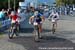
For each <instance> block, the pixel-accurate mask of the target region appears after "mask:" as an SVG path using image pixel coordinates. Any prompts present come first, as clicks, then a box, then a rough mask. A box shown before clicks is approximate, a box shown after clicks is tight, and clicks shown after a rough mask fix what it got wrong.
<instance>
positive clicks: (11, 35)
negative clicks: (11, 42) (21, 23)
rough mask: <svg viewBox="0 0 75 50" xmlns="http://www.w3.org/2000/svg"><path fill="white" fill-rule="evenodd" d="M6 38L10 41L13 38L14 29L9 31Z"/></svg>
mask: <svg viewBox="0 0 75 50" xmlns="http://www.w3.org/2000/svg"><path fill="white" fill-rule="evenodd" d="M8 36H9V39H12V38H13V36H14V29H11V30H10V31H9V34H8Z"/></svg>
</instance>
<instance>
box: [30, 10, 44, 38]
mask: <svg viewBox="0 0 75 50" xmlns="http://www.w3.org/2000/svg"><path fill="white" fill-rule="evenodd" d="M44 20H45V18H44V16H43V15H41V14H40V13H39V12H38V11H35V12H34V15H33V16H31V17H30V19H29V23H30V24H31V23H32V24H33V23H34V22H37V23H38V27H39V33H41V32H42V22H44ZM40 38H41V37H40Z"/></svg>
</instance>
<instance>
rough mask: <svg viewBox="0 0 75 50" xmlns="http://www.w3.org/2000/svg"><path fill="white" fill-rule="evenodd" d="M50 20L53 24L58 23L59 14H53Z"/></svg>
mask: <svg viewBox="0 0 75 50" xmlns="http://www.w3.org/2000/svg"><path fill="white" fill-rule="evenodd" d="M49 18H50V19H51V21H52V22H56V21H57V20H58V19H59V15H58V13H57V12H56V13H54V12H52V13H51V14H50V16H49Z"/></svg>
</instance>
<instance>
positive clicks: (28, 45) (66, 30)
mask: <svg viewBox="0 0 75 50" xmlns="http://www.w3.org/2000/svg"><path fill="white" fill-rule="evenodd" d="M60 18H61V20H59V21H58V28H57V30H56V34H54V35H53V34H52V33H51V22H50V21H48V20H47V19H46V21H45V22H44V24H43V33H42V36H43V39H40V42H38V43H37V42H34V40H33V34H32V31H33V29H32V26H31V28H29V25H28V28H27V27H26V29H23V30H22V31H21V33H20V36H19V37H15V38H14V39H8V36H7V34H5V35H3V37H2V38H0V50H75V28H74V26H75V22H74V21H75V20H74V19H75V17H70V16H61V17H60ZM23 24H24V23H23ZM22 26H25V24H24V25H22ZM31 29H32V30H31Z"/></svg>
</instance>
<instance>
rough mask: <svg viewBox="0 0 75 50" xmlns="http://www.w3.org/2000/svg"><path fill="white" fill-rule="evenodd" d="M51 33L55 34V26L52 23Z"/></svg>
mask: <svg viewBox="0 0 75 50" xmlns="http://www.w3.org/2000/svg"><path fill="white" fill-rule="evenodd" d="M52 33H53V34H55V24H54V23H53V27H52Z"/></svg>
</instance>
